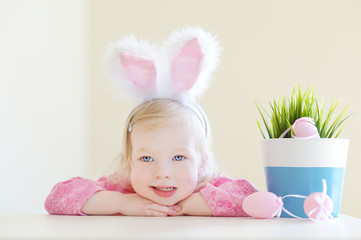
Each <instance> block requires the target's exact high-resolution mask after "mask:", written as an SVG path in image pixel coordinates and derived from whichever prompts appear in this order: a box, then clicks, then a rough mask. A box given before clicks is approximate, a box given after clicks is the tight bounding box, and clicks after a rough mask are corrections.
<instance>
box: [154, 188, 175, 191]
mask: <svg viewBox="0 0 361 240" xmlns="http://www.w3.org/2000/svg"><path fill="white" fill-rule="evenodd" d="M154 188H155V189H157V190H159V191H163V192H170V191H173V189H174V188H173V187H166V188H159V187H154Z"/></svg>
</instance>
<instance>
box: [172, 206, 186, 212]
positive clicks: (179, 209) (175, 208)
mask: <svg viewBox="0 0 361 240" xmlns="http://www.w3.org/2000/svg"><path fill="white" fill-rule="evenodd" d="M170 208H171V209H173V210H174V211H177V212H180V211H182V210H183V208H182V207H181V206H179V205H174V206H171V207H170Z"/></svg>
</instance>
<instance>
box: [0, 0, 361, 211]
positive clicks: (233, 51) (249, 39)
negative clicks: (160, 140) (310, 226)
mask: <svg viewBox="0 0 361 240" xmlns="http://www.w3.org/2000/svg"><path fill="white" fill-rule="evenodd" d="M360 12H361V1H268V0H264V1H241V0H233V1H232V0H227V1H221V0H219V1H215V0H197V1H194V0H183V1H171V0H169V1H166V0H152V1H146V0H143V1H140V0H132V1H128V0H127V1H125V0H124V1H119V0H114V1H95V0H94V1H70V0H69V1H60V0H57V1H55V0H53V1H45V0H44V1H41V0H36V1H35V0H33V1H19V0H18V1H11V0H0V27H1V28H0V29H1V32H0V43H1V44H0V49H1V54H0V60H1V66H2V69H1V70H0V84H1V85H0V100H1V101H0V107H1V108H0V111H1V112H0V114H1V116H0V123H1V124H0V132H1V133H0V140H1V141H0V144H1V151H0V161H1V168H0V171H1V172H0V176H1V181H0V184H1V185H0V186H1V188H2V189H3V192H2V194H1V196H2V197H1V198H2V199H1V201H2V202H1V203H2V204H1V205H0V213H4V212H39V211H42V204H43V199H44V198H45V196H46V194H47V192H48V191H49V190H50V188H51V186H52V185H54V184H55V183H56V182H58V181H60V180H63V179H67V178H69V177H71V176H77V175H80V176H85V177H92V178H97V177H99V176H100V175H101V174H103V173H104V171H106V170H107V169H108V167H109V165H110V164H111V162H112V161H113V159H114V158H115V156H116V155H117V154H118V153H119V152H120V151H121V149H120V144H121V134H122V130H123V123H124V121H125V118H126V117H127V115H128V113H129V111H130V110H131V108H132V106H133V105H132V102H130V101H127V100H120V99H118V98H117V97H115V96H112V92H111V91H110V90H109V85H108V83H107V80H106V76H105V74H104V73H103V71H102V68H101V53H102V51H103V50H104V49H105V47H106V45H107V43H108V42H110V41H114V40H116V39H117V38H119V37H122V36H124V35H126V34H131V33H133V34H135V35H137V36H139V37H141V38H145V39H149V40H150V41H151V42H155V43H158V42H160V41H162V40H164V39H166V38H167V37H168V36H169V34H170V33H171V31H172V30H173V29H175V28H180V27H184V26H193V25H199V26H201V27H203V28H205V29H206V30H209V31H211V32H212V33H214V34H217V35H218V36H219V38H220V39H221V41H222V46H223V47H224V51H223V54H222V58H221V60H222V62H221V65H220V67H219V69H218V70H217V72H216V73H215V75H214V77H215V80H214V83H213V86H212V87H211V88H210V89H209V90H208V91H207V92H206V94H205V96H204V97H203V99H202V100H201V105H202V106H203V108H204V110H205V111H206V113H207V114H208V117H209V119H210V121H211V125H212V130H213V137H214V141H213V142H214V153H215V155H216V157H217V160H218V163H219V165H220V166H221V169H222V170H223V171H224V173H226V174H227V175H229V176H231V177H234V178H247V179H249V180H250V181H252V182H253V183H254V184H255V185H256V186H258V187H259V189H260V190H265V179H264V173H263V166H262V159H261V154H260V146H259V142H260V140H261V134H260V133H259V131H258V129H257V126H256V123H255V116H257V113H256V110H255V106H254V104H253V101H254V99H257V100H259V101H260V102H261V103H264V105H267V101H268V100H270V99H271V98H272V97H274V96H278V95H281V94H289V93H290V91H291V90H292V88H293V86H295V85H298V84H299V83H301V85H302V86H303V88H306V87H307V86H309V85H310V84H312V85H313V86H314V87H315V92H316V94H317V95H318V96H319V97H322V96H324V97H325V100H326V102H327V104H328V106H329V103H330V102H331V101H332V100H333V99H334V98H336V99H338V98H343V103H342V104H343V106H344V105H346V104H347V103H349V102H351V103H352V105H351V110H352V112H356V114H355V115H354V116H353V117H352V120H351V121H350V122H349V123H348V125H347V127H346V128H345V130H344V132H343V134H342V137H346V138H349V139H350V140H351V145H350V151H349V159H348V166H347V170H346V179H345V188H344V198H343V205H342V209H341V211H342V213H345V214H350V215H353V216H357V217H361V208H360V206H359V202H361V192H360V191H359V190H358V189H359V186H358V185H359V183H360V182H361V174H359V173H358V171H359V170H360V169H361V163H360V159H359V158H360V150H359V146H360V144H361V140H360V139H359V137H358V136H360V135H361V129H360V125H359V124H358V123H359V122H360V117H359V114H358V113H359V112H360V106H361V96H360V94H359V93H358V91H359V89H360V78H361V45H360V44H359V43H360V42H361V29H360V27H359V23H360V22H361V14H360ZM14 13H15V14H14ZM4 66H5V67H4ZM19 68H20V70H19ZM4 149H5V150H4ZM16 174H17V175H16ZM4 180H6V181H8V180H9V181H11V182H12V183H13V184H12V185H9V184H4ZM17 180H19V181H18V182H16V181H17ZM23 185H25V188H26V189H27V190H26V191H19V190H17V189H19V188H21V187H22V186H23ZM34 186H36V187H34ZM4 189H5V190H4ZM7 195H10V196H11V197H7V198H6V200H5V201H6V202H5V203H9V204H8V205H7V207H6V208H5V207H1V206H4V205H3V201H4V200H3V199H4V198H3V196H7ZM15 199H16V200H15ZM23 199H29V200H28V201H26V202H30V203H27V204H26V205H25V207H23V208H22V209H20V210H19V204H20V203H22V204H23V205H22V206H24V200H23ZM20 205H21V204H20ZM27 209H31V210H28V211H27Z"/></svg>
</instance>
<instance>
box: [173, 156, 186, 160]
mask: <svg viewBox="0 0 361 240" xmlns="http://www.w3.org/2000/svg"><path fill="white" fill-rule="evenodd" d="M183 159H184V157H183V156H181V155H177V156H174V157H173V160H175V161H182V160H183Z"/></svg>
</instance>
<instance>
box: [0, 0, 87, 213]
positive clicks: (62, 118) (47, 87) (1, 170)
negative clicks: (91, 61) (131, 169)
mask: <svg viewBox="0 0 361 240" xmlns="http://www.w3.org/2000/svg"><path fill="white" fill-rule="evenodd" d="M85 7H86V4H85V2H84V1H74V2H73V1H62V0H58V1H47V0H36V1H35V0H33V1H19V0H9V1H4V0H0V188H1V192H0V214H3V213H18V214H19V213H43V212H45V210H44V207H43V206H44V201H45V197H46V196H47V194H48V193H49V192H50V190H51V188H52V187H53V186H54V184H55V183H56V182H59V181H63V180H66V179H68V178H70V177H74V176H78V175H85V151H86V149H85V146H86V122H87V121H86V119H85V117H86V106H87V102H86V91H87V87H86V86H87V82H86V81H85V80H86V79H87V77H86V75H87V70H85V56H86V51H88V49H86V45H87V39H85V37H86V35H87V28H86V22H85V21H86V12H85V10H86V8H85Z"/></svg>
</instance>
